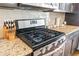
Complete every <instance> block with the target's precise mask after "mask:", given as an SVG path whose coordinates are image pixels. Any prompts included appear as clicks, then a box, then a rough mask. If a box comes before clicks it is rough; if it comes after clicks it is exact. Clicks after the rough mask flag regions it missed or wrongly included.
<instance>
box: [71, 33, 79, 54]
mask: <svg viewBox="0 0 79 59" xmlns="http://www.w3.org/2000/svg"><path fill="white" fill-rule="evenodd" d="M78 39H79V35H78V33H77V32H76V33H74V36H73V38H72V41H73V43H72V50H71V53H73V52H74V51H75V50H76V48H77V45H78Z"/></svg>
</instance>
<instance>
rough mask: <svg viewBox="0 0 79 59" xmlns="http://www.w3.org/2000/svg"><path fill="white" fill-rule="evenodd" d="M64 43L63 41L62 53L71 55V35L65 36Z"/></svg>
mask: <svg viewBox="0 0 79 59" xmlns="http://www.w3.org/2000/svg"><path fill="white" fill-rule="evenodd" d="M66 39H67V40H66V43H65V51H64V55H65V56H70V55H71V47H72V37H71V36H67V38H66Z"/></svg>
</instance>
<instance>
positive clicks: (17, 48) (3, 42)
mask: <svg viewBox="0 0 79 59" xmlns="http://www.w3.org/2000/svg"><path fill="white" fill-rule="evenodd" d="M31 52H32V49H31V48H30V47H29V46H28V45H27V44H25V43H24V42H23V41H22V40H20V39H19V38H17V39H15V40H13V41H9V40H7V39H0V56H24V55H28V54H30V53H31Z"/></svg>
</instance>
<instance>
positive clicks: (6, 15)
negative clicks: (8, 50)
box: [0, 9, 48, 38]
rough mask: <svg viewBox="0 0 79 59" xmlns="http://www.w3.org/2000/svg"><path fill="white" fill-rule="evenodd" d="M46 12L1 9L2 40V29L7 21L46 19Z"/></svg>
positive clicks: (0, 28) (0, 26)
mask: <svg viewBox="0 0 79 59" xmlns="http://www.w3.org/2000/svg"><path fill="white" fill-rule="evenodd" d="M47 14H48V13H46V12H40V11H32V10H18V9H13V10H9V9H0V38H1V37H3V32H2V27H3V21H5V20H16V19H31V18H46V20H47Z"/></svg>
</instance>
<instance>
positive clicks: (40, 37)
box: [16, 18, 65, 56]
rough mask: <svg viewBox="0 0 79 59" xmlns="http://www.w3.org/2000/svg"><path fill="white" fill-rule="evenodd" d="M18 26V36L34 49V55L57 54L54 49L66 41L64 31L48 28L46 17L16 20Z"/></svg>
mask: <svg viewBox="0 0 79 59" xmlns="http://www.w3.org/2000/svg"><path fill="white" fill-rule="evenodd" d="M16 26H17V31H16V32H17V36H18V37H19V38H21V39H22V40H23V41H24V42H25V43H26V44H28V45H29V46H30V47H31V48H32V49H33V53H32V55H34V56H43V55H48V56H49V55H56V54H53V53H54V51H56V49H58V48H59V47H60V46H61V45H62V44H63V42H64V41H65V36H64V33H62V32H58V31H55V30H50V29H47V28H46V26H45V19H44V18H40V19H20V20H16ZM62 54H63V51H62ZM62 54H61V55H62Z"/></svg>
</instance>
